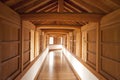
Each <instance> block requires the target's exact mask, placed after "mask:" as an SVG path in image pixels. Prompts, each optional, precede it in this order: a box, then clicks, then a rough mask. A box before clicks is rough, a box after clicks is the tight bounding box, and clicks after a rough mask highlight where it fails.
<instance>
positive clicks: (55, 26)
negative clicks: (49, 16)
mask: <svg viewBox="0 0 120 80" xmlns="http://www.w3.org/2000/svg"><path fill="white" fill-rule="evenodd" d="M36 27H37V29H69V30H71V29H80V27H81V26H79V25H77V26H75V25H36Z"/></svg>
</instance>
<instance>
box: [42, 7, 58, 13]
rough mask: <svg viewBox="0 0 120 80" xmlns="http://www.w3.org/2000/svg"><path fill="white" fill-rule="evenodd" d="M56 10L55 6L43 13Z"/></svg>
mask: <svg viewBox="0 0 120 80" xmlns="http://www.w3.org/2000/svg"><path fill="white" fill-rule="evenodd" d="M56 8H57V6H53V7H51V8H49V9H47V10H45V11H44V12H51V11H52V10H54V9H56Z"/></svg>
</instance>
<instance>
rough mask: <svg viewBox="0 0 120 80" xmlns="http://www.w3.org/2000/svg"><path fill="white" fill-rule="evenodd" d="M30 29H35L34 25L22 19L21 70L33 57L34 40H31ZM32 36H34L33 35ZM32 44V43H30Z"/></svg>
mask: <svg viewBox="0 0 120 80" xmlns="http://www.w3.org/2000/svg"><path fill="white" fill-rule="evenodd" d="M31 30H33V33H34V30H35V26H34V25H33V24H32V23H31V22H29V21H22V59H23V60H22V66H23V67H22V68H23V70H25V69H26V67H27V66H28V65H29V64H30V61H32V60H33V59H34V54H35V53H34V51H33V52H31V50H34V49H33V48H34V47H33V46H34V42H33V41H34V40H32V41H31V39H32V38H31V35H34V34H32V33H31ZM33 38H34V36H33ZM31 44H32V45H31Z"/></svg>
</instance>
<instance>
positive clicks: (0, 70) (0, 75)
mask: <svg viewBox="0 0 120 80" xmlns="http://www.w3.org/2000/svg"><path fill="white" fill-rule="evenodd" d="M1 48H2V46H1V42H0V80H2V69H1V66H2V63H1V58H2V55H1V54H2V52H1Z"/></svg>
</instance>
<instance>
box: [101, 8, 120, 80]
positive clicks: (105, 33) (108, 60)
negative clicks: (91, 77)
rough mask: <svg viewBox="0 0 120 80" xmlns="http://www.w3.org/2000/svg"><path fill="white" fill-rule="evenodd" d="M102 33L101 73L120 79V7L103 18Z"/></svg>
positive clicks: (112, 79)
mask: <svg viewBox="0 0 120 80" xmlns="http://www.w3.org/2000/svg"><path fill="white" fill-rule="evenodd" d="M100 33H101V34H100V35H101V36H100V37H101V41H100V43H101V44H100V50H101V53H100V60H101V63H100V73H101V74H102V75H103V76H105V77H106V78H107V79H109V80H120V9H119V10H116V11H114V12H112V13H110V14H108V15H106V16H105V17H103V18H102V20H101V28H100Z"/></svg>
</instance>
